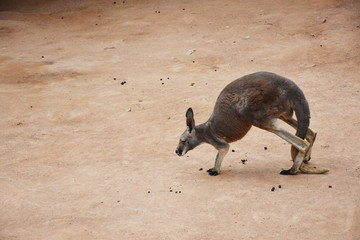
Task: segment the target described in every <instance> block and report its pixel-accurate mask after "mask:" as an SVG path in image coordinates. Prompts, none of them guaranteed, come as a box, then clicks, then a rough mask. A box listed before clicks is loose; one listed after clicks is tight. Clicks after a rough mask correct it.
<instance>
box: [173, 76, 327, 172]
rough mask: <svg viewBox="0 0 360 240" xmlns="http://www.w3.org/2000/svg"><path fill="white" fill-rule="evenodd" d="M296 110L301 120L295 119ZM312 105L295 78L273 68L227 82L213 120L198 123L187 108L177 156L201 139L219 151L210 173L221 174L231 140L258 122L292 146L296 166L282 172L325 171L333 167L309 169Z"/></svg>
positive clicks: (312, 132) (313, 135)
mask: <svg viewBox="0 0 360 240" xmlns="http://www.w3.org/2000/svg"><path fill="white" fill-rule="evenodd" d="M293 112H295V115H296V119H294V118H293V117H292V116H293ZM278 119H281V120H282V121H284V122H285V123H287V124H289V125H290V126H291V127H293V128H295V129H296V133H295V135H294V134H292V133H290V132H289V131H287V130H285V129H284V128H282V127H281V126H280V123H279V122H278ZM309 124H310V109H309V105H308V102H307V100H306V98H305V96H304V93H303V92H302V91H301V89H300V88H299V87H298V86H297V85H296V84H295V83H294V82H293V81H291V80H289V79H287V78H284V77H281V76H279V75H276V74H274V73H269V72H257V73H253V74H249V75H246V76H243V77H241V78H239V79H237V80H235V81H233V82H231V83H230V84H228V85H227V86H226V87H225V88H224V89H223V90H222V92H221V93H220V95H219V97H218V99H217V101H216V104H215V107H214V111H213V113H212V114H211V116H210V118H209V120H207V121H206V122H205V123H202V124H200V125H195V120H194V113H193V110H192V109H191V108H189V109H188V110H187V112H186V125H187V128H186V130H185V131H184V133H183V134H182V135H181V136H180V141H179V144H178V146H177V148H176V151H175V152H176V154H177V155H179V156H183V155H185V154H186V153H187V152H188V151H190V150H192V149H194V148H195V147H197V146H198V145H200V144H202V143H208V144H211V145H212V146H214V147H215V148H216V149H217V150H218V153H217V156H216V160H215V165H214V167H213V168H211V169H209V170H208V173H209V175H211V176H216V175H218V174H219V173H220V167H221V163H222V161H223V159H224V157H225V155H226V153H227V152H228V151H229V147H230V145H229V143H232V142H235V141H237V140H240V139H241V138H243V137H244V136H245V135H246V133H247V132H248V131H249V130H250V128H251V126H255V127H258V128H261V129H264V130H266V131H269V132H272V133H275V134H276V135H278V136H279V137H280V138H282V139H284V140H285V141H287V142H288V143H290V144H291V145H292V146H291V158H292V161H293V166H292V167H291V168H290V169H288V170H282V171H281V172H280V174H283V175H295V174H296V173H298V172H299V171H301V172H303V173H325V172H328V171H329V170H328V169H320V168H315V167H310V166H307V165H305V164H304V163H306V162H308V161H309V160H310V158H311V149H312V147H313V144H314V141H315V138H316V132H315V131H314V130H312V129H311V128H309Z"/></svg>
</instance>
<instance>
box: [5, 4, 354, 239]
mask: <svg viewBox="0 0 360 240" xmlns="http://www.w3.org/2000/svg"><path fill="white" fill-rule="evenodd" d="M0 7H1V11H0V49H1V51H0V131H1V134H0V239H1V240H5V239H6V240H7V239H11V240H12V239H21V240H22V239H46V240H55V239H56V240H57V239H59V240H60V239H114V240H115V239H226V240H227V239H311V240H312V239H360V138H359V137H360V134H359V133H360V120H359V119H360V111H359V102H360V94H359V90H360V71H359V70H360V69H359V66H360V41H359V39H360V1H357V0H344V1H340V0H339V1H338V0H314V1H306V0H305V1H298V0H296V1H295V0H283V1H280V0H275V1H253V0H242V1H237V0H223V1H213V0H207V1H205V0H199V1H188V0H182V1H177V0H175V1H169V0H167V1H166V0H163V1H160V0H154V1H140V0H125V2H124V3H123V1H117V2H115V3H114V0H111V1H100V0H99V1H96V0H89V1H70V0H68V1H60V0H56V1H55V0H54V1H35V0H32V1H20V0H14V1H10V0H9V1H8V0H7V1H1V3H0ZM189 50H195V51H189ZM190 53H191V54H190ZM256 71H270V72H275V73H277V74H280V75H282V76H285V77H288V78H290V79H292V80H293V81H295V82H296V83H297V84H298V85H299V86H300V87H301V88H302V89H303V91H304V93H305V95H306V97H307V99H308V101H309V104H310V109H311V114H312V119H311V127H312V128H313V129H314V130H316V131H317V132H318V137H317V140H316V142H315V145H314V148H313V154H312V159H311V161H310V164H311V165H314V166H318V167H325V168H329V169H330V172H329V173H327V174H324V175H308V174H298V175H296V176H283V175H280V174H279V172H280V171H281V169H282V168H284V169H288V168H290V167H291V165H292V163H291V162H290V161H289V160H290V145H289V144H287V143H286V142H285V141H283V140H282V139H280V138H278V137H277V136H275V135H273V134H271V133H268V132H265V131H263V130H260V129H256V128H252V130H251V131H250V132H249V133H248V135H247V136H246V137H245V138H244V139H243V140H241V141H239V142H236V143H233V144H232V145H231V148H230V151H229V154H228V155H227V156H226V157H225V160H224V162H223V166H222V172H221V174H220V175H219V176H216V177H211V176H209V175H208V174H207V173H206V170H207V169H208V168H211V167H213V164H214V159H215V155H216V150H215V149H214V148H213V147H211V146H210V145H202V146H200V147H198V148H197V149H195V150H193V151H191V152H189V153H188V154H187V156H184V157H182V158H179V157H178V156H177V155H176V154H175V152H174V151H175V147H176V145H177V142H178V137H179V136H180V134H181V133H182V131H183V130H184V129H185V112H186V109H187V108H188V107H192V108H193V109H194V112H195V120H196V121H197V123H202V122H204V121H206V120H207V118H208V117H209V116H210V114H211V112H212V109H213V106H214V103H215V101H216V98H217V96H218V94H219V93H220V91H221V90H222V88H223V87H224V86H225V85H227V84H228V83H229V82H231V81H232V80H234V79H236V78H238V77H241V76H243V75H245V74H248V73H252V72H256ZM265 147H266V148H267V150H265ZM231 150H234V151H231ZM241 160H244V162H245V160H247V161H246V162H245V164H243V162H242V161H241ZM201 168H203V169H204V170H202V171H201V170H200V169H201ZM279 185H281V188H280V187H279ZM273 187H274V191H271V189H272V188H273Z"/></svg>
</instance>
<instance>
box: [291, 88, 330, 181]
mask: <svg viewBox="0 0 360 240" xmlns="http://www.w3.org/2000/svg"><path fill="white" fill-rule="evenodd" d="M295 91H296V93H295V102H294V103H293V106H294V111H295V115H296V118H297V122H298V127H297V130H296V134H295V135H296V136H298V137H299V138H301V139H305V137H306V133H307V131H308V128H309V124H310V109H309V104H308V102H307V101H306V99H305V96H304V93H303V92H302V91H301V90H300V88H298V87H297V88H296V89H295ZM297 154H298V150H297V149H296V148H295V147H294V146H291V158H292V160H293V161H294V159H295V157H296V155H297ZM300 170H301V171H302V172H303V173H309V174H321V173H326V172H328V171H329V170H328V169H326V168H316V167H312V166H309V165H306V164H305V163H303V164H301V166H300Z"/></svg>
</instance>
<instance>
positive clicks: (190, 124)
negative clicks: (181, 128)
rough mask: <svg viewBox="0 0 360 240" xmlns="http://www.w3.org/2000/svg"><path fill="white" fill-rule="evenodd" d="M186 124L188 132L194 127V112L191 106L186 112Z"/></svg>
mask: <svg viewBox="0 0 360 240" xmlns="http://www.w3.org/2000/svg"><path fill="white" fill-rule="evenodd" d="M186 125H187V126H188V127H189V130H190V132H191V131H192V130H193V129H194V127H195V120H194V112H193V110H192V109H191V108H189V109H188V110H187V112H186Z"/></svg>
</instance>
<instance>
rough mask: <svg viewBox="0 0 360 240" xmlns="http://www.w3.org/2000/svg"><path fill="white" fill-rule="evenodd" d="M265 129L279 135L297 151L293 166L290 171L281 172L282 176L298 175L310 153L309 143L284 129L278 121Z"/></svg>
mask: <svg viewBox="0 0 360 240" xmlns="http://www.w3.org/2000/svg"><path fill="white" fill-rule="evenodd" d="M264 129H265V130H267V131H270V132H272V133H275V134H276V135H278V136H279V137H281V138H282V139H284V140H285V141H287V142H288V143H290V144H291V145H292V146H293V147H294V148H295V149H296V150H297V154H296V156H295V158H294V164H293V166H292V167H291V168H290V169H289V170H283V171H281V173H280V174H283V175H294V174H296V173H298V172H299V168H300V166H301V164H302V163H303V160H304V158H305V155H306V153H307V152H308V149H309V146H310V144H309V143H308V142H307V141H305V140H303V139H301V138H299V137H297V136H295V135H294V134H292V133H290V132H288V131H287V130H285V129H284V128H282V127H281V126H280V124H279V122H278V121H277V120H276V119H274V120H272V122H271V125H270V126H269V127H267V128H264Z"/></svg>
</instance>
